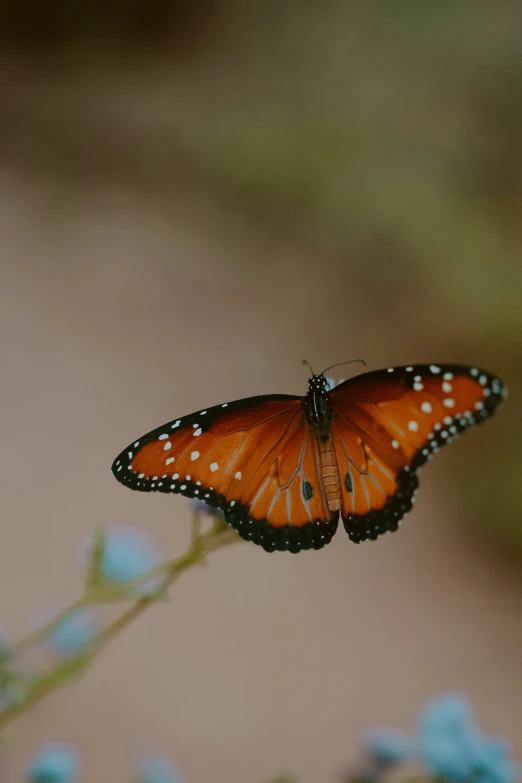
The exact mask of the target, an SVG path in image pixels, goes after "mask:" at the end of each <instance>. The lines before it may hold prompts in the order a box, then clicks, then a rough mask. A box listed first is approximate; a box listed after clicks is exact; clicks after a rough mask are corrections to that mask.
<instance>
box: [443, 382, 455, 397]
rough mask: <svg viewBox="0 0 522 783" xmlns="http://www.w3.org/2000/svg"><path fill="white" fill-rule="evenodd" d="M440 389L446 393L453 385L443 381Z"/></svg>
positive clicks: (451, 389)
mask: <svg viewBox="0 0 522 783" xmlns="http://www.w3.org/2000/svg"><path fill="white" fill-rule="evenodd" d="M442 391H443V392H446V394H447V393H448V392H450V391H453V386H452V385H451V383H448V382H447V381H444V383H443V384H442Z"/></svg>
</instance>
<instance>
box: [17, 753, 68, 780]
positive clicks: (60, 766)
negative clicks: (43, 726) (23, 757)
mask: <svg viewBox="0 0 522 783" xmlns="http://www.w3.org/2000/svg"><path fill="white" fill-rule="evenodd" d="M77 771H78V756H77V754H76V753H75V752H74V751H73V750H71V748H69V747H67V745H60V744H48V745H44V746H43V748H42V749H41V750H40V752H39V753H38V755H37V756H36V758H35V759H34V760H33V761H32V762H31V764H30V765H29V767H28V768H27V769H26V772H25V777H26V780H27V781H28V783H73V781H74V780H75V779H76V773H77Z"/></svg>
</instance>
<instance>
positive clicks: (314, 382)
mask: <svg viewBox="0 0 522 783" xmlns="http://www.w3.org/2000/svg"><path fill="white" fill-rule="evenodd" d="M327 390H328V381H327V380H326V378H325V377H324V375H323V374H322V373H321V375H315V373H312V376H311V378H310V379H309V381H308V391H310V392H312V393H313V392H324V391H327Z"/></svg>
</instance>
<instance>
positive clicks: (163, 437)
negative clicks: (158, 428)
mask: <svg viewBox="0 0 522 783" xmlns="http://www.w3.org/2000/svg"><path fill="white" fill-rule="evenodd" d="M168 437H169V436H168V435H167V433H166V432H164V433H163V435H160V436H159V438H158V440H167V438H168Z"/></svg>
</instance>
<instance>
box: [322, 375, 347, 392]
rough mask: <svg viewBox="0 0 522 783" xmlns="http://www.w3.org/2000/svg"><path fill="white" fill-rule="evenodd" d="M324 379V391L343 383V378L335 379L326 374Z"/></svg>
mask: <svg viewBox="0 0 522 783" xmlns="http://www.w3.org/2000/svg"><path fill="white" fill-rule="evenodd" d="M325 381H326V391H332V389H335V387H336V386H339V384H341V383H344V378H339V380H338V381H336V380H335V378H330V377H329V376H328V375H326V376H325Z"/></svg>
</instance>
